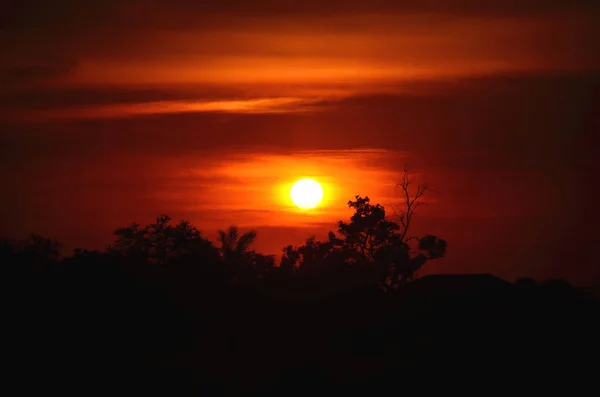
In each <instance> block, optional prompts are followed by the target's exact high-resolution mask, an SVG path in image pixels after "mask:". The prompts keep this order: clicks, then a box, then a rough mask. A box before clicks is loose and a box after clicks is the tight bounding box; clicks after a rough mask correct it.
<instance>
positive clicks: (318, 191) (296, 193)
mask: <svg viewBox="0 0 600 397" xmlns="http://www.w3.org/2000/svg"><path fill="white" fill-rule="evenodd" d="M290 196H291V198H292V201H293V202H294V204H296V205H297V206H298V207H299V208H301V209H305V210H308V209H311V208H315V207H316V206H317V205H319V204H320V203H321V200H323V188H321V185H320V184H319V182H317V181H315V180H313V179H309V178H305V179H301V180H299V181H298V182H296V183H295V184H294V186H292V190H291V191H290Z"/></svg>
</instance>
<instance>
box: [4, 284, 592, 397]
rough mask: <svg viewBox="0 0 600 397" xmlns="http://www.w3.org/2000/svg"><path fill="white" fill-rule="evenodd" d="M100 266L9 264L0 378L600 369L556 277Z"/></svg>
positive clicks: (36, 380) (385, 384)
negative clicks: (239, 272) (362, 276)
mask: <svg viewBox="0 0 600 397" xmlns="http://www.w3.org/2000/svg"><path fill="white" fill-rule="evenodd" d="M101 274H103V273H94V275H93V277H91V276H90V274H87V273H86V272H82V273H81V274H70V275H69V276H68V277H67V276H66V275H65V274H63V273H61V272H53V273H52V274H44V275H37V276H33V275H31V274H27V275H25V274H9V275H7V274H5V275H3V278H2V283H3V285H2V291H3V294H4V296H3V308H2V310H3V328H4V331H5V332H4V336H3V337H2V344H3V346H2V350H3V354H2V359H3V361H4V363H3V367H4V368H5V370H4V373H3V375H4V379H5V382H4V385H5V387H8V386H7V385H9V384H11V383H14V384H15V385H17V386H18V388H19V390H21V391H25V390H29V389H38V388H41V389H43V390H44V391H45V392H51V391H61V392H64V391H68V390H71V391H75V392H77V393H81V394H82V395H86V394H89V393H90V392H93V391H98V390H109V391H113V392H116V391H119V392H124V391H126V390H129V391H132V392H148V391H151V392H159V393H161V394H162V393H165V394H169V395H173V394H178V393H180V392H192V393H196V394H197V393H202V392H208V393H209V394H211V395H212V394H228V395H240V394H251V393H258V394H266V393H274V394H277V395H289V394H294V393H302V394H304V392H314V393H318V392H319V391H322V390H325V389H327V390H331V391H335V392H345V391H363V392H368V393H369V394H371V393H374V391H375V390H382V391H383V392H385V393H389V392H391V391H399V390H401V389H402V388H405V387H411V388H412V387H427V386H432V385H433V384H435V383H436V382H441V379H450V378H449V377H448V376H452V378H451V379H453V384H463V386H461V387H464V386H466V385H471V386H473V385H475V384H479V383H478V382H484V381H485V382H488V383H486V385H487V386H485V387H495V386H493V385H494V384H498V385H507V384H511V385H513V387H521V385H523V384H524V383H522V382H524V381H527V382H528V384H530V385H532V384H533V385H536V387H538V388H539V387H541V386H544V385H545V386H549V385H550V386H551V385H552V384H554V383H555V382H557V381H560V382H568V383H569V384H570V385H571V386H570V387H571V388H573V387H577V386H581V385H584V384H587V383H588V382H591V381H593V380H594V379H595V377H596V376H597V369H598V357H599V356H598V352H599V350H598V337H599V336H600V333H599V332H598V331H599V328H600V323H599V321H598V320H599V319H600V316H599V314H600V311H599V305H598V302H597V299H595V298H593V297H592V296H593V294H591V293H590V292H589V291H579V290H575V289H573V288H571V287H569V286H568V285H567V284H564V283H560V282H554V283H547V284H545V285H533V284H532V285H529V284H527V283H523V284H522V285H513V284H509V283H505V282H504V281H502V280H499V279H496V278H493V277H491V276H485V275H482V276H479V275H470V276H469V275H467V276H430V277H425V278H423V279H420V280H417V281H415V282H414V283H412V284H409V285H407V286H405V287H404V288H401V289H399V290H396V291H390V292H388V293H382V292H380V291H378V290H376V289H370V288H364V289H360V290H353V291H348V292H339V293H337V294H334V295H333V296H327V294H323V293H319V291H318V289H319V288H325V286H323V285H321V286H319V285H315V284H311V283H309V282H306V281H302V280H296V281H294V283H290V282H288V284H286V285H281V284H280V285H278V286H277V288H272V289H270V290H268V291H267V290H263V291H262V292H258V291H257V290H253V289H251V288H241V287H238V288H223V287H222V286H219V284H218V283H215V282H214V280H212V281H208V280H206V281H204V282H203V281H202V280H194V279H191V278H189V277H186V278H185V279H179V280H165V279H164V277H157V278H154V279H152V278H148V279H146V280H144V281H141V280H139V279H135V278H133V277H130V276H131V275H127V274H120V276H119V277H115V274H113V273H110V272H107V273H104V274H106V275H105V277H101ZM302 283H303V284H302ZM309 286H310V287H309ZM310 288H313V289H315V290H314V291H312V292H308V293H307V292H306V291H307V290H308V289H310ZM302 289H304V291H303V290H302ZM313 292H314V293H313ZM310 297H313V298H312V299H309V298H310ZM6 331H7V332H6ZM423 380H424V381H425V383H423ZM489 382H491V383H489ZM444 385H445V386H444ZM490 385H492V386H490ZM440 386H444V387H448V383H447V381H444V384H443V385H440Z"/></svg>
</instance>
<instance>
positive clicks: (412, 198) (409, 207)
mask: <svg viewBox="0 0 600 397" xmlns="http://www.w3.org/2000/svg"><path fill="white" fill-rule="evenodd" d="M414 182H415V179H414V178H412V177H410V173H409V170H408V164H405V165H404V170H403V172H402V176H401V178H400V181H399V182H396V187H399V188H401V189H402V193H401V195H402V200H403V203H402V206H404V209H403V210H402V212H400V214H398V212H397V211H396V210H395V208H394V207H392V210H393V211H394V214H395V215H396V217H397V218H398V219H399V221H400V224H401V225H402V228H403V230H402V232H401V238H402V240H405V238H406V234H407V233H408V229H409V227H410V224H411V222H412V217H413V215H414V214H415V210H416V209H417V208H418V207H420V206H422V205H426V203H425V202H423V201H421V198H422V197H423V195H424V194H425V192H427V191H428V190H429V185H428V184H427V183H418V184H417V186H416V190H415V189H412V190H414V194H412V193H411V184H413V183H414Z"/></svg>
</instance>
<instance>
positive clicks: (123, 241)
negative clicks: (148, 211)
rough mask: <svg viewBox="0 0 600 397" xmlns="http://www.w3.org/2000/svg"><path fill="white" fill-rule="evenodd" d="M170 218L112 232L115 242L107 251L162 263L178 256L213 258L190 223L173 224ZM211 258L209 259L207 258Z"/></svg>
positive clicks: (165, 216)
mask: <svg viewBox="0 0 600 397" xmlns="http://www.w3.org/2000/svg"><path fill="white" fill-rule="evenodd" d="M170 221H171V218H170V217H169V216H167V215H162V216H159V217H157V218H156V222H155V223H151V224H149V225H146V226H145V227H141V226H140V224H139V223H132V224H131V225H129V226H126V227H123V228H119V229H117V230H116V231H115V233H114V234H115V236H116V237H117V239H116V241H115V243H114V244H113V245H112V246H111V247H109V251H110V252H113V253H116V254H118V255H121V256H124V257H126V258H129V259H132V260H137V261H142V262H149V263H156V264H166V263H168V262H170V261H173V260H175V259H180V258H181V257H195V258H201V257H206V258H210V257H212V256H213V255H216V252H215V250H214V248H213V247H212V244H211V243H210V241H208V240H206V239H204V238H203V237H202V235H201V233H200V231H198V229H196V227H194V226H193V225H192V224H191V223H190V222H188V221H180V222H179V223H177V224H175V225H173V224H171V223H170ZM211 259H212V258H211Z"/></svg>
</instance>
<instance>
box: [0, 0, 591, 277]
mask: <svg viewBox="0 0 600 397" xmlns="http://www.w3.org/2000/svg"><path fill="white" fill-rule="evenodd" d="M322 3H323V2H316V1H312V0H310V1H306V2H303V3H301V4H300V3H293V2H287V1H280V2H270V1H267V0H259V1H257V2H255V3H254V5H253V6H252V7H249V6H248V5H247V4H246V3H244V2H241V1H240V2H235V1H234V2H229V3H227V4H225V3H222V2H203V5H202V7H200V6H199V5H197V4H195V3H194V2H188V1H183V0H172V1H169V2H166V1H162V0H148V1H143V2H142V1H112V0H106V1H104V2H90V3H89V4H88V5H87V6H86V7H83V6H82V5H80V4H79V3H78V2H73V1H69V0H56V1H54V2H50V1H48V2H43V1H42V2H31V1H20V2H10V5H9V6H8V8H7V9H8V12H7V13H6V14H5V16H4V17H3V18H2V19H0V24H1V26H3V27H4V28H3V29H2V30H0V45H1V46H2V49H3V51H2V52H1V53H0V83H2V85H3V87H5V88H4V89H3V92H2V93H0V104H1V105H2V106H1V107H0V127H2V128H1V129H0V139H1V141H0V143H1V145H0V149H1V152H0V154H1V155H2V160H1V161H2V169H1V171H0V175H1V176H2V178H3V180H4V181H6V182H5V186H6V187H7V188H6V189H3V191H2V193H0V199H1V201H2V203H3V205H2V209H1V210H2V213H1V214H0V215H1V219H3V223H2V224H1V225H0V232H1V233H3V234H10V235H22V234H24V233H27V232H30V231H38V232H42V233H45V234H47V235H50V236H54V237H56V238H59V239H60V240H62V241H63V242H64V243H65V244H66V245H67V246H68V247H74V246H78V245H84V246H94V247H102V246H103V245H105V244H107V243H108V242H110V233H111V231H112V230H113V229H115V228H116V227H117V226H120V225H123V224H126V223H128V222H131V221H134V220H137V221H140V222H146V221H151V220H152V218H153V217H154V216H156V215H158V214H161V213H168V214H171V215H172V216H173V217H175V218H186V219H190V220H191V221H193V222H194V223H196V224H198V226H199V227H200V228H201V229H202V230H203V231H204V232H205V234H206V235H207V236H209V237H211V238H214V236H215V235H216V230H217V229H218V228H225V227H227V226H228V225H229V224H238V225H239V226H241V227H243V228H256V229H257V230H259V238H258V241H257V248H258V249H260V250H263V251H266V252H272V253H277V252H279V250H280V248H281V247H282V246H283V245H285V244H288V243H293V244H299V243H301V242H302V241H303V239H304V238H306V237H308V236H310V235H311V234H317V235H320V236H323V235H324V234H325V233H326V232H327V231H328V230H330V229H335V222H336V221H337V220H339V219H344V218H345V217H347V216H348V215H349V212H348V210H347V208H346V202H347V201H348V200H349V199H351V198H352V197H353V196H354V195H355V194H361V195H369V196H371V197H372V198H373V199H374V200H376V201H378V202H380V203H382V204H384V205H388V204H391V203H393V202H395V201H396V200H397V196H396V191H395V189H394V179H395V178H397V175H398V174H397V170H399V169H401V167H402V164H403V163H404V161H408V162H409V164H411V165H412V166H413V170H414V171H415V172H416V173H417V175H418V176H419V178H422V179H423V180H425V181H427V182H429V183H430V184H431V185H432V186H433V187H434V188H435V189H436V192H435V193H432V194H431V195H430V196H429V197H428V198H427V199H428V201H429V202H430V205H429V206H428V207H426V208H424V210H423V213H421V214H419V219H418V222H417V224H416V225H415V227H416V231H418V232H423V233H434V234H440V235H441V236H442V237H444V238H446V239H447V240H448V241H449V247H450V250H449V255H448V258H446V259H444V260H443V261H439V262H438V263H436V264H435V266H434V267H435V270H436V271H438V270H439V271H450V272H453V271H480V272H487V271H491V272H494V273H496V274H499V275H502V276H506V277H508V278H511V277H515V276H517V275H523V274H533V275H541V276H548V275H564V274H568V275H569V277H574V278H578V279H586V278H589V277H591V276H590V274H593V271H591V270H589V269H590V268H591V267H590V263H591V261H593V260H594V259H593V258H592V257H591V256H589V255H588V254H585V253H584V252H583V251H582V250H580V249H578V248H577V244H575V242H577V241H585V244H587V245H590V246H591V245H594V244H595V243H596V242H597V241H598V237H597V233H596V234H595V233H591V230H589V228H588V222H589V221H588V220H589V219H591V218H593V217H594V216H596V215H597V210H596V208H595V205H593V204H592V203H594V202H595V199H594V198H593V197H595V196H593V192H592V189H590V187H589V186H590V182H589V181H591V180H593V179H594V176H595V175H596V173H597V167H595V165H594V161H593V159H594V155H593V153H594V150H593V148H594V147H595V145H596V140H595V138H594V136H593V131H596V130H597V128H598V127H599V124H598V118H597V116H596V115H597V114H600V112H599V111H598V108H599V106H598V71H599V69H600V55H599V51H598V50H597V40H596V37H598V35H597V34H595V33H597V32H596V30H597V28H596V26H600V25H598V23H599V22H600V17H599V14H598V12H597V11H598V9H597V6H595V5H594V4H593V3H591V2H590V3H588V2H586V1H575V2H569V3H568V4H567V3H565V2H558V1H556V2H555V1H549V2H546V8H545V9H542V8H540V7H539V5H540V2H537V1H536V0H524V1H520V2H517V1H504V2H500V1H496V0H493V1H490V2H488V3H485V4H483V3H481V2H475V1H467V0H465V1H459V2H456V1H455V2H451V1H442V0H429V1H425V2H423V3H422V4H421V5H415V4H409V3H408V2H404V1H386V0H375V1H373V2H369V6H368V7H367V6H366V5H365V4H366V3H365V2H359V1H346V2H344V6H343V7H340V6H339V4H337V3H336V2H331V4H329V3H328V4H322ZM334 3H335V4H336V5H334ZM304 176H311V177H314V178H315V179H317V180H319V181H320V182H322V183H323V185H324V188H325V200H324V202H323V205H322V206H321V207H319V209H318V210H316V211H312V212H310V213H301V212H298V211H297V210H296V209H294V208H293V206H291V203H290V201H289V198H288V197H287V196H286V191H287V190H289V188H290V187H291V184H292V183H293V182H294V181H295V180H297V179H300V178H301V177H304ZM556 219H560V222H558V223H559V225H558V226H557V225H556ZM581 239H583V240H581ZM562 242H564V245H562ZM586 255H587V256H586ZM569 261H575V262H577V263H580V265H579V266H580V267H579V268H576V269H574V268H573V267H572V266H571V267H569V266H567V265H565V264H564V263H566V262H569ZM440 269H441V270H440Z"/></svg>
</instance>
